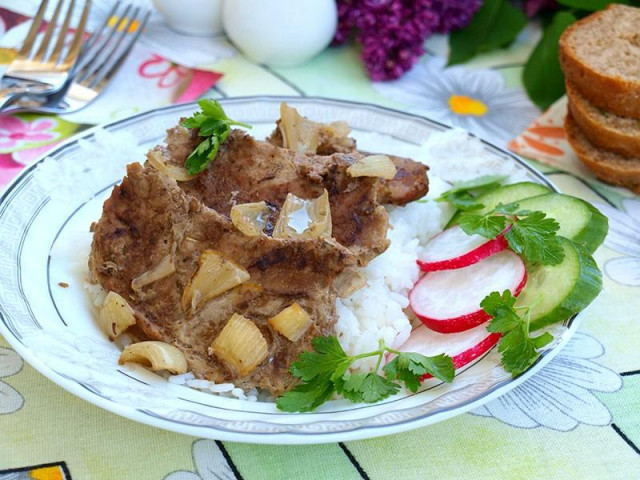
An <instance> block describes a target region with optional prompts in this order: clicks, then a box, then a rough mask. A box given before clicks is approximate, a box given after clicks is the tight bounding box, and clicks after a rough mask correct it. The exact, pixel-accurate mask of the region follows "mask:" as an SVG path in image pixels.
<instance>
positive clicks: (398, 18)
mask: <svg viewBox="0 0 640 480" xmlns="http://www.w3.org/2000/svg"><path fill="white" fill-rule="evenodd" d="M481 3H482V2H481V0H338V29H337V32H336V35H335V38H334V40H333V44H334V45H340V44H342V43H344V42H346V41H347V40H348V39H349V37H350V36H351V35H352V34H355V36H356V39H357V40H358V41H359V42H360V43H361V44H362V54H361V58H362V60H363V62H364V65H365V67H366V69H367V72H368V73H369V76H370V77H371V79H372V80H391V79H396V78H399V77H400V76H402V74H404V73H405V72H406V71H408V70H409V69H411V67H412V66H413V65H414V64H415V63H416V61H417V60H418V58H420V56H421V55H422V54H423V53H424V51H423V44H424V41H425V40H426V39H427V38H428V37H429V36H431V35H432V34H433V33H434V32H449V31H451V30H452V29H455V28H462V27H464V26H465V25H466V24H468V23H469V21H470V20H471V17H472V16H473V14H474V13H475V12H476V10H477V9H478V8H479V6H480V4H481Z"/></svg>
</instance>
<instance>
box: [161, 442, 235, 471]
mask: <svg viewBox="0 0 640 480" xmlns="http://www.w3.org/2000/svg"><path fill="white" fill-rule="evenodd" d="M220 445H222V444H220ZM192 454H193V463H194V465H195V467H196V471H195V472H187V471H184V470H180V471H177V472H173V473H170V474H169V475H167V476H166V477H164V480H234V479H235V478H237V477H236V475H235V473H234V472H233V470H232V469H231V467H230V466H229V463H228V462H227V460H226V459H225V457H224V454H223V453H222V450H221V449H220V447H219V446H218V442H216V441H214V440H204V439H201V440H196V441H195V442H193V448H192Z"/></svg>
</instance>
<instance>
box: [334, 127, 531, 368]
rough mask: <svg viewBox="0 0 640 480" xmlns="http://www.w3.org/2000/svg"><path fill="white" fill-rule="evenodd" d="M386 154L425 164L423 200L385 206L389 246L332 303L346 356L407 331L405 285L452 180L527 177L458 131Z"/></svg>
mask: <svg viewBox="0 0 640 480" xmlns="http://www.w3.org/2000/svg"><path fill="white" fill-rule="evenodd" d="M386 153H396V154H397V155H404V156H407V157H410V158H413V159H414V160H417V161H420V162H422V163H424V164H426V165H429V167H430V171H429V183H430V185H429V194H428V195H427V197H426V199H425V200H419V201H416V202H412V203H410V204H408V205H406V206H404V207H389V208H388V211H389V223H390V227H391V228H390V229H389V231H388V233H387V236H388V238H389V239H390V240H391V245H390V246H389V248H388V249H387V251H385V252H384V253H383V254H382V255H380V256H378V257H377V258H375V259H374V260H372V261H371V262H370V263H369V265H367V267H365V268H364V269H363V273H364V274H365V276H366V278H367V286H366V287H364V288H362V289H361V290H359V291H357V292H356V293H354V294H353V295H352V296H351V297H349V298H347V299H338V300H337V302H336V307H337V310H338V321H337V323H336V326H335V332H336V335H337V336H338V340H339V341H340V344H341V345H342V348H343V349H344V350H345V352H347V354H349V355H357V354H360V353H365V352H370V351H373V350H376V349H377V348H378V345H379V342H380V340H383V341H384V343H385V344H386V345H388V346H392V347H394V346H399V345H401V344H402V343H403V342H404V341H405V340H406V339H407V338H408V336H409V334H410V333H411V328H412V327H411V322H410V320H409V318H408V317H407V315H405V313H404V311H403V309H405V308H407V307H408V306H409V299H408V294H409V290H410V289H411V287H412V286H413V285H414V283H415V282H416V281H417V279H418V275H419V268H418V265H417V264H416V260H417V259H418V258H419V257H420V254H421V251H422V249H423V248H424V246H425V245H426V244H427V243H428V242H429V240H430V239H431V238H432V237H433V236H434V235H436V234H437V233H439V232H441V231H442V229H443V228H444V225H445V224H446V222H447V221H448V220H449V218H450V217H451V215H452V214H453V210H452V209H451V207H450V206H449V205H447V204H443V203H440V202H436V201H435V200H434V199H435V198H437V197H438V196H439V195H440V194H441V193H442V192H444V191H446V190H448V189H449V188H451V184H452V183H453V182H456V181H462V180H471V179H473V178H477V177H478V176H481V175H506V176H508V177H509V178H508V180H507V183H513V182H518V181H523V180H525V179H526V176H525V174H524V173H523V172H522V170H521V169H518V170H516V168H517V167H516V166H515V165H514V164H513V162H502V161H500V160H498V159H496V157H495V156H494V155H489V153H488V152H487V150H486V147H485V145H484V144H483V143H482V142H481V141H480V140H478V139H476V138H474V137H472V136H470V135H469V134H468V133H466V132H464V131H462V130H449V131H446V132H442V133H434V134H432V135H431V136H430V137H429V139H428V140H427V141H426V142H425V143H424V144H423V145H421V146H417V147H411V146H403V147H402V148H401V151H398V149H395V150H394V152H386ZM375 362H376V358H375V357H373V358H368V359H363V360H360V361H358V362H357V363H356V364H354V365H353V367H352V368H353V370H366V371H368V370H371V369H372V368H374V367H375Z"/></svg>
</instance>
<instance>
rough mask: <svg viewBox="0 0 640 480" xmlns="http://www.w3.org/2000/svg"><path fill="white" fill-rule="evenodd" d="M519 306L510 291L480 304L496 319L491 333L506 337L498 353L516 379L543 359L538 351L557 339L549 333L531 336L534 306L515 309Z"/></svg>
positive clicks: (503, 338)
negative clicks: (536, 361) (535, 362)
mask: <svg viewBox="0 0 640 480" xmlns="http://www.w3.org/2000/svg"><path fill="white" fill-rule="evenodd" d="M515 303H516V298H515V297H514V296H513V295H512V294H511V292H510V291H509V290H505V291H504V292H503V293H502V295H500V293H498V292H492V293H490V294H489V295H488V296H487V297H485V298H484V300H482V302H481V303H480V306H481V307H482V309H483V310H484V311H485V312H487V314H489V315H491V316H492V317H493V319H492V320H491V322H490V323H489V325H488V326H487V330H488V331H490V332H497V333H501V334H502V336H501V337H500V341H499V342H498V352H500V353H501V354H502V366H503V367H504V369H505V370H506V371H507V372H509V373H511V374H512V375H514V376H515V375H519V374H520V373H522V372H524V371H525V370H526V369H527V368H529V366H530V365H532V364H533V362H534V361H535V360H536V359H537V358H538V357H539V356H540V353H538V350H539V349H540V348H542V347H544V346H545V345H547V344H548V343H549V342H551V341H552V340H553V335H551V334H550V333H548V332H547V333H543V334H542V335H539V336H537V337H530V336H529V322H530V319H531V308H532V306H528V307H515ZM520 309H523V310H524V314H523V315H519V314H518V311H517V310H520Z"/></svg>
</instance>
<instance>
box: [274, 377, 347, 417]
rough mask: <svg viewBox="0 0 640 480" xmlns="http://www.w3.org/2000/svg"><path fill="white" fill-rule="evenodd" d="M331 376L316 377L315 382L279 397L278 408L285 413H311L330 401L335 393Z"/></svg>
mask: <svg viewBox="0 0 640 480" xmlns="http://www.w3.org/2000/svg"><path fill="white" fill-rule="evenodd" d="M329 376H330V375H320V376H316V377H315V378H314V379H313V380H310V381H308V382H306V383H301V384H299V385H296V387H295V388H293V390H289V391H288V392H285V393H284V394H283V395H281V396H280V397H278V400H277V401H276V406H277V407H278V408H279V409H280V410H282V411H283V412H310V411H312V410H315V409H316V408H318V407H319V406H320V405H322V404H323V403H324V402H326V401H327V400H329V399H330V398H331V396H332V395H333V393H334V392H335V386H334V385H333V383H332V382H331V380H330V378H329Z"/></svg>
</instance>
